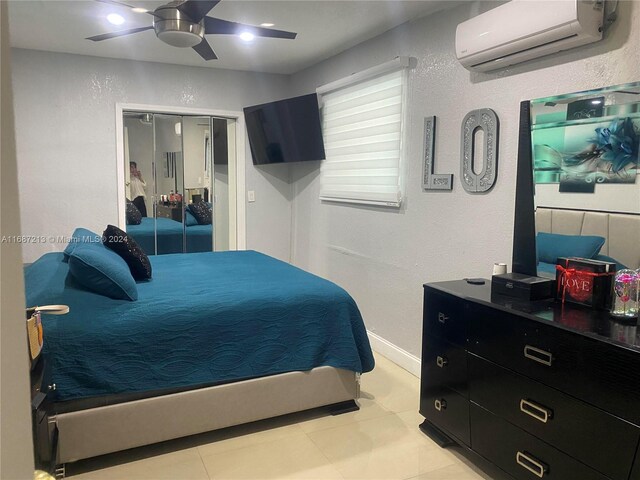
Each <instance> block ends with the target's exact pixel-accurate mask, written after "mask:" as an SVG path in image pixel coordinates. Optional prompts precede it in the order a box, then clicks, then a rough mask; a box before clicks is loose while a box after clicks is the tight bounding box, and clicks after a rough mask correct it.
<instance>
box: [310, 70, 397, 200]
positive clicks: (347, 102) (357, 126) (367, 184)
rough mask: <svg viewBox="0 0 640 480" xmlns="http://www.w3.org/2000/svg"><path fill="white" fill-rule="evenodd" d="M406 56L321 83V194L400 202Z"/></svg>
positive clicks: (321, 196)
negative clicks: (322, 140)
mask: <svg viewBox="0 0 640 480" xmlns="http://www.w3.org/2000/svg"><path fill="white" fill-rule="evenodd" d="M407 66H408V58H406V57H403V58H398V59H396V60H394V61H393V62H390V63H388V64H384V65H381V66H379V67H375V68H373V69H370V70H368V71H365V72H361V73H359V74H355V75H353V76H352V77H350V78H348V79H345V80H339V81H338V82H334V83H333V84H329V85H326V86H324V87H320V88H319V89H318V94H319V95H320V98H321V104H322V113H321V116H322V131H323V137H324V145H325V152H326V160H324V161H323V162H322V164H321V175H320V179H321V180H320V199H321V200H329V201H338V202H350V203H365V204H373V205H386V206H395V207H398V206H400V203H401V201H402V179H401V165H402V163H403V162H402V157H403V149H404V140H403V132H404V124H405V107H406V101H405V94H406V85H407V69H406V67H407Z"/></svg>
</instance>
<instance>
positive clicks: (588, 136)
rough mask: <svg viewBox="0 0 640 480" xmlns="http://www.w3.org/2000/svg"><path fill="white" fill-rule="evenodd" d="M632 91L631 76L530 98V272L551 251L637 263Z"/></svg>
mask: <svg viewBox="0 0 640 480" xmlns="http://www.w3.org/2000/svg"><path fill="white" fill-rule="evenodd" d="M639 97H640V85H638V84H637V83H634V84H625V85H617V86H610V87H606V88H603V89H598V90H593V91H591V92H580V93H567V94H564V95H559V96H554V97H546V98H540V99H536V100H532V101H531V139H532V147H533V179H534V183H535V196H534V200H535V208H536V213H535V226H536V232H537V236H536V245H537V259H538V266H537V270H538V275H540V276H550V277H553V278H555V276H556V259H557V258H559V257H581V258H587V259H591V260H598V261H606V262H612V263H614V264H615V265H616V268H617V270H623V269H631V270H637V269H638V268H640V251H639V250H640V249H639V248H638V241H639V239H638V238H637V232H638V231H639V229H640V226H639V225H640V188H638V184H637V176H638V175H640V174H639V173H638V172H637V169H636V168H634V160H635V159H634V155H635V154H636V153H634V152H637V148H638V147H637V145H638V143H639V142H640V135H638V133H636V129H637V127H634V125H635V124H636V123H637V119H636V118H637V115H638V112H640V100H639V99H638V98H639Z"/></svg>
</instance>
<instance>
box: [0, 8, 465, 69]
mask: <svg viewBox="0 0 640 480" xmlns="http://www.w3.org/2000/svg"><path fill="white" fill-rule="evenodd" d="M124 1H125V3H127V4H130V5H134V6H140V7H143V8H146V9H149V10H153V9H155V8H156V7H158V6H160V5H162V4H164V3H167V2H163V1H148V0H145V1H138V0H124ZM455 3H458V2H451V1H446V0H438V1H435V0H412V1H404V0H376V1H370V0H366V1H364V0H349V1H338V0H321V1H319V0H287V1H283V0H258V1H256V0H224V1H222V2H221V3H219V4H218V5H217V6H216V7H215V8H214V9H213V10H211V12H209V16H213V17H219V18H222V19H224V20H231V21H235V22H242V23H248V24H252V25H259V24H260V23H263V22H269V23H274V24H275V26H274V27H273V28H276V29H279V30H288V31H293V32H297V33H298V37H297V38H296V39H295V40H281V39H273V38H256V39H255V40H253V41H252V42H250V43H247V42H244V41H242V40H241V39H240V38H238V37H236V36H225V35H207V39H208V41H209V43H210V44H211V46H212V47H213V50H214V51H215V52H216V54H217V55H218V57H219V59H218V60H212V61H209V62H206V61H204V60H202V59H201V58H200V57H199V56H198V54H197V53H196V52H194V51H193V50H192V49H190V48H186V49H182V48H176V47H171V46H169V45H166V44H165V43H163V42H162V41H160V40H159V39H157V38H156V36H155V33H154V32H153V30H148V31H144V32H141V33H137V34H134V35H129V36H125V37H120V38H114V39H110V40H105V41H102V42H92V41H90V40H85V38H86V37H89V36H92V35H97V34H101V33H106V32H111V31H117V30H124V29H129V28H135V27H142V26H146V25H151V23H152V16H151V15H149V14H145V13H135V12H133V11H131V10H130V9H128V8H125V7H118V6H113V5H109V4H105V3H100V2H97V1H93V0H75V1H51V0H45V1H34V0H12V1H10V2H9V25H10V35H11V44H12V46H14V47H19V48H30V49H35V50H46V51H52V52H67V53H76V54H81V55H94V56H99V57H111V58H128V59H135V60H144V61H150V62H162V63H172V64H179V65H195V66H199V67H213V68H227V69H234V70H250V71H260V72H270V73H284V74H291V73H295V72H297V71H300V70H302V69H304V68H306V67H309V66H311V65H313V64H315V63H317V62H319V61H322V60H324V59H326V58H329V57H331V56H332V55H335V54H337V53H339V52H342V51H344V50H346V49H348V48H350V47H352V46H354V45H357V44H358V43H360V42H363V41H365V40H367V39H369V38H372V37H375V36H376V35H379V34H381V33H383V32H385V31H387V30H389V29H391V28H393V27H395V26H397V25H400V24H402V23H404V22H406V21H409V20H412V19H415V18H419V17H422V16H425V15H428V14H430V13H433V12H435V11H438V10H443V9H445V8H447V7H448V6H451V5H453V4H455ZM109 13H118V14H120V15H122V16H123V17H124V18H125V23H124V24H123V25H120V26H114V25H111V24H110V23H109V22H108V21H107V20H106V16H107V15H108V14H109Z"/></svg>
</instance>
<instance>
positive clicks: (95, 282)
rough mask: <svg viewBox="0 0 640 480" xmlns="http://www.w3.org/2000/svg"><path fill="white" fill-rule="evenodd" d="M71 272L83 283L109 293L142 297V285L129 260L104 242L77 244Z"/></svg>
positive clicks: (118, 295) (72, 255) (115, 296)
mask: <svg viewBox="0 0 640 480" xmlns="http://www.w3.org/2000/svg"><path fill="white" fill-rule="evenodd" d="M69 272H71V274H72V275H73V277H74V278H75V279H76V280H77V281H78V282H79V283H80V284H82V285H83V286H85V287H86V288H88V289H89V290H92V291H94V292H96V293H99V294H100V295H104V296H105V297H109V298H115V299H119V300H137V299H138V288H137V287H136V282H135V280H134V279H133V277H132V276H131V271H130V270H129V266H128V265H127V262H125V261H124V260H123V259H122V257H121V256H120V255H118V254H117V253H116V252H114V251H113V250H110V249H108V248H106V247H105V246H104V245H102V244H99V245H98V244H93V243H81V244H79V245H77V246H76V247H75V248H74V249H73V252H71V255H70V256H69Z"/></svg>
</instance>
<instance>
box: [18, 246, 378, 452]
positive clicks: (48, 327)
mask: <svg viewBox="0 0 640 480" xmlns="http://www.w3.org/2000/svg"><path fill="white" fill-rule="evenodd" d="M150 260H151V263H152V266H153V279H152V280H150V281H147V282H138V284H137V287H138V299H137V300H136V301H133V302H132V301H127V300H113V299H111V298H108V297H105V296H102V295H99V294H96V293H93V292H91V291H89V290H87V289H85V288H83V286H82V285H80V284H78V283H77V282H76V281H75V280H74V277H73V276H72V275H69V268H68V264H67V263H66V261H65V256H64V254H62V253H49V254H46V255H44V256H43V257H41V258H40V259H38V260H37V261H36V262H35V263H33V264H31V265H29V266H28V267H26V268H25V284H26V296H27V304H29V305H43V304H47V303H58V304H66V305H69V307H70V312H69V314H68V315H66V316H64V317H54V316H48V317H45V318H44V320H43V325H44V330H45V339H46V340H45V348H44V350H43V359H44V361H45V362H46V365H47V370H48V371H50V372H51V373H49V374H47V378H46V379H45V382H44V383H45V385H54V384H55V391H53V392H52V394H51V395H50V397H51V399H52V400H53V401H54V406H53V417H52V422H53V425H55V427H56V429H57V432H58V435H59V446H58V462H59V463H61V464H64V463H66V462H72V461H76V460H80V459H83V458H88V457H92V456H96V455H101V454H105V453H110V452H114V451H118V450H123V449H127V448H133V447H136V446H141V445H146V444H150V443H155V442H159V441H164V440H169V439H172V438H178V437H181V436H186V435H192V434H196V433H201V432H205V431H209V430H214V429H217V428H223V427H227V426H231V425H236V424H239V423H245V422H249V421H254V420H259V419H263V418H268V417H272V416H276V415H282V414H286V413H291V412H294V411H300V410H306V409H310V408H315V407H319V406H325V405H330V404H341V403H342V402H347V401H353V399H355V398H357V396H358V394H359V387H358V385H359V383H358V378H359V374H360V373H363V372H367V371H370V370H371V369H373V366H374V360H373V356H372V353H371V349H370V346H369V342H368V338H367V334H366V330H365V328H364V324H363V321H362V317H361V316H360V312H359V311H358V308H357V306H356V304H355V302H354V301H353V299H352V298H351V297H350V296H349V295H348V294H347V293H346V292H345V291H344V290H342V289H341V288H340V287H338V286H337V285H335V284H333V283H331V282H329V281H327V280H324V279H322V278H319V277H316V276H314V275H311V274H309V273H307V272H304V271H303V270H300V269H298V268H296V267H293V266H291V265H289V264H287V263H284V262H281V261H279V260H276V259H273V258H271V257H268V256H266V255H263V254H260V253H258V252H254V251H241V252H215V253H214V252H208V253H193V254H174V255H159V256H154V257H150ZM123 419H126V421H123Z"/></svg>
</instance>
